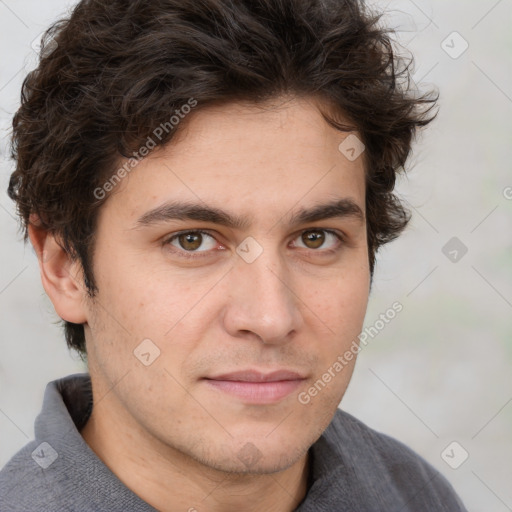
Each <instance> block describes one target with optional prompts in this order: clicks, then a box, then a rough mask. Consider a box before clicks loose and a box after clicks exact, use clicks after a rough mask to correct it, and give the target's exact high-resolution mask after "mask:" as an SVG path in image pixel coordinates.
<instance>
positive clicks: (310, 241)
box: [302, 230, 325, 249]
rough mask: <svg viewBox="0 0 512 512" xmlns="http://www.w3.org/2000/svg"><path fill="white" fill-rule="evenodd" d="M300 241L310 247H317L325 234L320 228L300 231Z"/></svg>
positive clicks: (323, 239) (320, 244)
mask: <svg viewBox="0 0 512 512" xmlns="http://www.w3.org/2000/svg"><path fill="white" fill-rule="evenodd" d="M302 241H303V242H304V244H305V245H306V246H307V247H309V248H310V249H318V248H319V247H321V246H322V245H323V243H324V241H325V234H324V233H323V232H322V231H321V230H315V231H305V232H304V233H302Z"/></svg>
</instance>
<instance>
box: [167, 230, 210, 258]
mask: <svg viewBox="0 0 512 512" xmlns="http://www.w3.org/2000/svg"><path fill="white" fill-rule="evenodd" d="M208 242H209V245H208ZM164 244H165V245H168V246H172V247H173V248H174V249H176V251H177V252H181V253H182V254H183V255H185V254H186V253H200V254H201V255H204V254H202V253H208V252H211V251H210V250H211V249H214V248H215V246H216V241H215V238H213V236H212V235H210V234H209V233H207V232H205V231H183V232H181V233H177V234H175V235H173V236H171V237H169V238H168V239H167V240H165V241H164Z"/></svg>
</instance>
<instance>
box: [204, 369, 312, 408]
mask: <svg viewBox="0 0 512 512" xmlns="http://www.w3.org/2000/svg"><path fill="white" fill-rule="evenodd" d="M304 380H305V377H304V376H303V375H301V374H300V373H298V372H295V371H291V370H276V371H272V372H267V373H265V372H262V371H259V370H252V369H250V370H241V371H237V372H232V373H226V374H222V375H217V376H215V377H208V378H205V379H204V381H205V382H206V384H208V385H209V386H211V387H213V388H215V389H217V390H218V391H222V392H224V393H227V394H229V395H232V396H235V397H237V398H238V399H240V400H242V401H243V402H245V403H251V404H271V403H277V402H279V401H281V400H282V399H284V398H285V397H287V396H288V395H289V394H290V393H293V392H294V391H295V390H296V389H297V388H298V387H299V386H300V385H301V384H302V383H303V382H304Z"/></svg>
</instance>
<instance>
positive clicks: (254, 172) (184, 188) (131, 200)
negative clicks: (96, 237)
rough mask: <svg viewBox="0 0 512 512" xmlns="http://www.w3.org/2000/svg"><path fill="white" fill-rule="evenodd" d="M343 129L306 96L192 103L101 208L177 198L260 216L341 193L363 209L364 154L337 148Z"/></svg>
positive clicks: (131, 210) (136, 210)
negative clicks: (187, 112) (175, 127)
mask: <svg viewBox="0 0 512 512" xmlns="http://www.w3.org/2000/svg"><path fill="white" fill-rule="evenodd" d="M347 135H349V134H348V133H346V132H340V131H338V130H336V129H335V128H334V127H332V126H331V125H330V124H329V123H327V122H326V121H325V119H324V118H323V116H322V113H321V111H320V109H319V106H318V103H317V102H314V101H312V100H307V99H306V100H300V99H287V100H283V101H281V102H279V103H278V102H273V103H267V104H264V105H254V104H250V103H231V104H224V105H215V106H208V107H204V108H198V110H196V111H195V112H193V113H191V114H190V115H189V116H188V117H185V118H184V119H183V121H182V125H181V126H180V127H179V130H178V131H177V132H176V135H175V137H174V138H173V139H172V140H171V142H170V143H168V144H167V145H166V146H164V147H158V148H156V149H154V150H152V151H151V152H150V153H149V154H148V156H146V157H145V158H144V159H143V160H142V161H141V162H140V163H139V164H138V165H137V166H136V167H134V169H133V170H132V171H131V172H130V173H128V175H127V176H126V177H125V178H123V180H122V182H121V183H120V184H119V185H118V187H117V190H116V191H115V193H114V194H113V196H112V197H111V198H110V199H109V201H107V203H106V204H105V205H104V208H103V209H104V210H106V211H108V210H109V208H111V207H112V206H114V205H115V207H116V210H118V209H121V210H123V212H124V213H123V214H124V215H125V217H126V218H129V219H130V220H132V221H133V220H134V219H135V216H137V218H139V215H140V214H143V213H144V212H145V211H148V210H149V209H150V208H154V207H155V206H157V205H159V204H164V203H165V202H168V201H170V200H177V199H179V200H181V201H185V202H189V203H194V204H197V203H204V204H208V205H210V206H212V207H216V208H222V207H227V206H229V210H231V211H237V212H239V213H240V214H241V213H242V212H247V217H254V216H256V217H263V216H265V215H266V214H269V216H270V214H273V215H274V216H275V215H281V214H282V212H283V210H290V209H291V208H293V207H296V208H297V209H300V208H301V207H305V206H307V205H314V204H319V203H320V202H325V199H326V198H327V199H331V200H332V199H335V198H341V197H343V198H348V199H351V200H352V201H353V202H354V203H356V204H357V205H359V207H360V209H361V210H362V211H363V212H364V193H365V191H364V163H363V158H362V157H360V158H357V159H355V160H350V159H348V158H347V157H346V156H345V155H344V154H343V152H342V151H340V149H339V146H340V144H341V143H342V142H343V141H344V139H345V138H346V137H347Z"/></svg>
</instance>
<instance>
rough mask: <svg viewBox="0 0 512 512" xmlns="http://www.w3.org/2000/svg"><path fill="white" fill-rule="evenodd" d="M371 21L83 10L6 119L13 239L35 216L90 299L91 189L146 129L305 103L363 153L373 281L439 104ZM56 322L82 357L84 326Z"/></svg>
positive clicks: (329, 11) (157, 7)
mask: <svg viewBox="0 0 512 512" xmlns="http://www.w3.org/2000/svg"><path fill="white" fill-rule="evenodd" d="M380 18H381V14H378V13H375V12H372V11H371V10H370V9H369V8H368V7H367V6H366V5H365V4H364V2H363V1H362V0H238V1H234V0H151V1H147V0H109V1H108V2H106V1H105V2H103V1H99V0H82V1H81V2H80V3H79V4H78V5H77V6H76V7H75V8H74V9H73V11H72V12H71V13H70V15H69V17H68V18H66V19H62V20H60V21H57V22H56V23H54V24H53V25H52V26H51V27H50V28H49V29H48V30H47V31H46V33H45V35H44V37H43V40H42V50H41V54H40V60H39V63H38V67H37V68H36V69H35V70H34V71H32V72H30V73H29V74H28V75H27V77H26V78H25V80H24V82H23V86H22V92H21V106H20V108H19V109H18V111H17V112H16V114H15V116H14V118H13V137H12V150H11V154H12V157H13V158H14V160H15V162H16V168H15V170H14V172H13V173H12V175H11V177H10V182H9V186H8V194H9V196H10V197H11V198H12V199H13V200H14V201H15V202H16V204H17V211H18V214H19V216H20V225H21V229H23V230H24V240H25V242H26V241H27V238H28V225H29V223H30V222H34V219H38V223H39V225H40V227H42V228H43V229H45V230H47V231H48V232H49V233H51V234H53V235H54V236H55V237H56V239H57V240H58V241H59V243H60V244H61V246H62V248H63V249H64V250H65V251H66V252H67V254H68V255H69V256H70V258H72V259H73V260H74V261H76V260H78V261H79V262H80V264H81V268H82V271H83V279H84V283H85V285H86V289H87V291H88V294H89V296H90V297H94V295H95V293H96V292H97V287H96V284H95V279H94V274H93V265H92V259H93V251H94V241H95V229H96V221H97V216H98V211H99V208H101V205H102V204H103V203H104V201H105V200H106V199H108V195H107V196H106V197H102V198H98V197H97V194H96V193H95V192H94V191H95V190H97V188H98V187H100V186H101V185H102V184H104V183H105V180H108V177H109V176H112V172H113V169H115V168H116V165H119V162H122V161H124V159H127V158H130V157H132V155H133V152H134V150H136V149H137V148H140V146H141V145H142V144H143V143H144V142H145V141H146V140H147V139H148V137H149V136H151V134H152V133H153V131H154V129H155V127H157V126H160V125H163V124H164V123H166V122H168V119H169V116H170V115H171V114H172V113H173V112H175V110H176V109H179V108H180V107H181V106H182V105H184V104H186V103H187V102H188V101H190V98H194V99H195V101H197V107H196V109H200V108H201V107H202V106H206V105H210V104H217V103H219V104H220V103H225V102H235V101H247V100H248V101H250V102H253V103H255V104H258V103H261V102H264V101H266V100H270V99H273V98H277V97H279V96H282V95H283V94H286V95H295V96H297V97H299V96H301V97H311V96H315V97H319V98H322V99H323V100H324V102H325V104H327V105H329V109H328V110H329V112H322V115H323V116H324V118H325V119H326V121H327V122H329V123H330V124H331V125H333V126H335V127H336V128H337V129H339V130H343V131H356V132H357V133H358V136H359V137H360V138H361V140H362V142H363V143H364V145H365V152H364V164H365V165H364V166H365V174H366V217H367V220H366V222H367V233H368V253H369V255H368V257H369V268H370V274H371V275H372V276H373V271H374V265H375V255H376V252H377V250H378V248H379V247H380V246H381V245H383V244H385V243H387V242H389V241H391V240H393V239H394V238H396V237H397V236H398V235H399V234H400V233H401V231H402V230H403V229H404V228H405V226H406V225H407V223H408V221H409V219H410V213H409V212H408V210H407V209H406V208H405V207H404V205H403V204H402V203H401V201H400V200H399V198H398V197H397V196H396V195H395V194H394V193H393V190H394V186H395V179H396V176H397V173H399V172H402V171H403V170H404V166H405V163H406V160H407V158H408V155H409V153H410V151H411V144H412V142H413V139H414V137H415V135H416V132H417V130H418V128H420V127H422V126H425V125H426V124H428V123H429V122H430V121H432V119H434V118H435V116H436V115H437V113H436V111H433V109H434V108H435V106H436V105H435V104H436V101H437V99H438V97H437V94H436V93H435V92H432V91H431V92H428V93H425V94H423V95H420V94H418V93H417V91H416V92H412V89H413V88H412V87H411V69H412V68H411V64H412V63H413V58H412V56H411V57H409V58H408V59H406V58H404V57H401V56H399V54H398V52H397V50H396V47H395V41H394V40H393V39H392V37H391V36H392V34H393V31H392V30H390V29H387V28H384V27H381V26H380ZM340 114H341V118H342V119H343V120H345V122H348V125H347V124H341V123H340V122H338V121H337V120H336V118H337V117H338V116H339V115H340ZM175 133H177V130H167V131H165V133H162V136H161V138H159V140H158V145H165V144H167V143H169V142H170V140H171V139H172V137H173V136H174V135H175ZM63 325H64V332H65V337H66V341H67V344H68V346H69V347H70V348H73V349H75V350H77V351H78V352H79V353H80V354H81V355H83V356H85V355H86V349H85V337H84V329H83V325H81V324H73V323H71V322H67V321H64V323H63Z"/></svg>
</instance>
